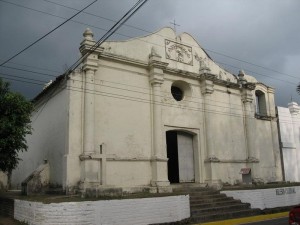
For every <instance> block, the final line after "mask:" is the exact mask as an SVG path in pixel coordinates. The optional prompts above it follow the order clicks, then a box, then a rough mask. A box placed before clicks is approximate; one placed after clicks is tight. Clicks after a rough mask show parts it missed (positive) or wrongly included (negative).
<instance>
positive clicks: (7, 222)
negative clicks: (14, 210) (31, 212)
mask: <svg viewBox="0 0 300 225" xmlns="http://www.w3.org/2000/svg"><path fill="white" fill-rule="evenodd" d="M26 224H27V223H22V222H19V221H17V220H14V219H12V218H9V217H4V216H0V225H26Z"/></svg>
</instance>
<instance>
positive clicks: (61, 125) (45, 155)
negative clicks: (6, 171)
mask: <svg viewBox="0 0 300 225" xmlns="http://www.w3.org/2000/svg"><path fill="white" fill-rule="evenodd" d="M46 99H48V101H46V102H43V103H44V104H40V105H38V106H37V108H36V111H35V112H34V113H33V115H32V117H31V120H32V128H33V131H32V135H28V136H27V137H26V140H27V144H28V151H27V152H22V153H20V155H19V157H20V158H21V159H22V161H20V163H19V165H18V167H17V168H16V169H15V170H14V171H13V172H12V186H13V188H17V189H20V188H21V182H22V181H23V180H24V179H25V178H26V177H28V176H29V175H30V174H31V173H32V172H33V171H34V170H36V169H37V168H38V166H39V165H41V164H43V163H44V159H47V160H48V163H49V165H50V183H52V184H58V185H63V180H64V179H65V173H64V172H63V171H64V170H63V163H64V162H63V159H64V155H65V147H66V143H67V124H68V90H67V89H61V88H58V89H57V92H56V93H55V94H53V97H52V98H49V97H48V98H47V97H46Z"/></svg>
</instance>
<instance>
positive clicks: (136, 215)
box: [14, 195, 190, 225]
mask: <svg viewBox="0 0 300 225" xmlns="http://www.w3.org/2000/svg"><path fill="white" fill-rule="evenodd" d="M189 217H190V206H189V196H188V195H186V196H184V195H182V196H170V197H160V198H144V199H127V200H107V201H93V202H91V201H90V202H65V203H51V204H43V203H39V202H29V201H23V200H15V206H14V218H15V219H17V220H19V221H25V222H27V223H28V224H30V225H40V224H43V225H50V224H65V225H76V224H78V225H97V224H128V225H132V224H139V225H142V224H154V223H168V222H175V221H180V220H183V219H186V218H189Z"/></svg>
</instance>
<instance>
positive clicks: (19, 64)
mask: <svg viewBox="0 0 300 225" xmlns="http://www.w3.org/2000/svg"><path fill="white" fill-rule="evenodd" d="M0 61H3V60H0ZM8 64H13V65H17V66H25V67H30V68H34V69H38V70H46V71H49V72H54V73H61V71H57V70H50V69H47V68H42V67H38V66H29V65H25V64H21V63H14V62H8ZM2 67H5V66H2ZM13 68H15V67H13Z"/></svg>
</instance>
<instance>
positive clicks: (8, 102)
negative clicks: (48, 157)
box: [0, 79, 33, 172]
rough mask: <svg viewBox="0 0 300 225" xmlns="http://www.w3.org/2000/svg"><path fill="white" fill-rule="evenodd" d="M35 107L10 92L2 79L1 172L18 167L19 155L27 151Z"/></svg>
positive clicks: (20, 96)
mask: <svg viewBox="0 0 300 225" xmlns="http://www.w3.org/2000/svg"><path fill="white" fill-rule="evenodd" d="M32 109H33V106H32V104H31V102H29V101H27V100H26V99H25V98H24V97H23V96H22V95H21V94H19V93H14V92H11V91H10V90H9V83H7V82H5V81H3V80H2V79H0V170H2V171H3V172H10V171H12V170H13V169H14V168H16V166H17V165H18V162H19V160H20V159H19V158H18V153H19V152H20V151H26V150H27V143H26V139H25V137H26V135H27V134H31V121H30V114H31V112H32Z"/></svg>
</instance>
